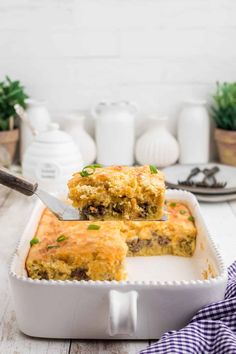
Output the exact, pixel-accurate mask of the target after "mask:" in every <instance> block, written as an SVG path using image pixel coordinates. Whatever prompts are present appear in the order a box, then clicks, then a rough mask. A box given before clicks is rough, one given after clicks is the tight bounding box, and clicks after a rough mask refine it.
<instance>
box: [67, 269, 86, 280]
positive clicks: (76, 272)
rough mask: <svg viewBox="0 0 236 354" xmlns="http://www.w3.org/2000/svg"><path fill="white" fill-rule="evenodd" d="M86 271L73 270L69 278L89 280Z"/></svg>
mask: <svg viewBox="0 0 236 354" xmlns="http://www.w3.org/2000/svg"><path fill="white" fill-rule="evenodd" d="M87 271H88V269H85V268H75V269H74V270H72V271H71V274H70V276H71V278H73V279H75V280H89V277H88V275H87Z"/></svg>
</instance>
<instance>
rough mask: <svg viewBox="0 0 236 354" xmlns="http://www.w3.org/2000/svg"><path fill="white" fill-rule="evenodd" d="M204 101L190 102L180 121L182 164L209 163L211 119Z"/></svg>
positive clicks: (187, 103) (184, 107) (179, 136)
mask: <svg viewBox="0 0 236 354" xmlns="http://www.w3.org/2000/svg"><path fill="white" fill-rule="evenodd" d="M205 104H206V101H204V100H188V101H186V102H185V105H184V106H183V108H182V110H181V112H180V116H179V121H178V140H179V144H180V163H181V164H199V163H207V162H208V161H209V150H210V119H209V116H208V113H207V110H206V107H205Z"/></svg>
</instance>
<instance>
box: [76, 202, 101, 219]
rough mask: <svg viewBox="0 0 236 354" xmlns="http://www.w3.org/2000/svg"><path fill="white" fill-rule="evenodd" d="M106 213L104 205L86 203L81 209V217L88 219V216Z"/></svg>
mask: <svg viewBox="0 0 236 354" xmlns="http://www.w3.org/2000/svg"><path fill="white" fill-rule="evenodd" d="M105 213H106V208H105V207H104V205H97V206H94V205H88V206H86V207H84V208H82V210H81V214H82V217H83V218H84V219H85V220H90V216H92V217H98V216H99V217H102V216H103V215H104V214H105Z"/></svg>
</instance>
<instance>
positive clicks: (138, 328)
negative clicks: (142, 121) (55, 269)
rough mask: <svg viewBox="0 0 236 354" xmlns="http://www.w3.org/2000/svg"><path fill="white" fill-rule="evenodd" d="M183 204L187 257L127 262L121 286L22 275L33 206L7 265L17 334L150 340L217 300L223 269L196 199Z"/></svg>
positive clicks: (185, 197) (184, 196) (174, 196)
mask: <svg viewBox="0 0 236 354" xmlns="http://www.w3.org/2000/svg"><path fill="white" fill-rule="evenodd" d="M166 199H168V200H176V201H182V202H184V203H186V204H187V205H188V207H189V209H190V210H191V212H192V214H193V216H194V218H195V223H196V226H197V230H198V235H197V242H196V250H195V253H194V255H193V257H191V258H185V257H177V256H171V255H170V256H152V257H130V258H127V260H126V269H127V271H128V280H126V281H120V282H118V281H92V280H90V281H84V280H82V281H76V280H75V281H54V280H33V279H30V278H28V277H27V273H26V270H25V259H26V256H27V254H28V251H29V245H30V244H29V242H30V240H31V239H32V237H33V236H34V233H35V231H36V228H37V225H38V222H39V220H40V217H41V214H42V211H43V209H44V206H43V205H42V204H41V202H37V203H36V205H35V208H34V210H33V212H32V215H31V217H30V219H29V221H28V223H27V225H26V228H25V230H24V232H23V235H22V237H21V240H20V243H19V246H18V248H17V250H16V251H15V254H14V256H13V259H12V262H11V265H10V273H9V277H10V284H11V289H12V295H13V300H14V306H15V311H16V317H17V322H18V325H19V328H20V330H21V331H22V332H23V333H25V334H27V335H30V336H35V337H45V338H77V339H79V338H81V339H82V338H83V339H86V338H87V339H89V338H90V339H129V340H130V339H156V338H159V337H160V336H161V335H162V334H163V333H164V332H166V331H169V330H174V329H179V328H181V327H183V326H185V325H186V324H187V323H188V321H189V320H190V319H191V317H192V316H193V315H194V314H195V313H196V311H197V310H198V309H200V308H201V307H203V306H204V305H207V304H209V303H211V302H214V301H219V300H221V299H223V297H224V292H225V288H226V283H227V270H226V267H225V265H224V263H223V260H222V258H221V256H220V254H219V251H218V250H217V248H216V246H215V244H214V242H213V240H212V238H211V236H210V235H209V232H208V230H207V228H206V225H205V223H204V220H203V217H202V215H201V211H200V208H199V205H198V202H197V200H196V198H195V197H194V196H193V195H192V194H191V193H189V192H184V191H180V190H178V191H177V190H168V191H167V192H166Z"/></svg>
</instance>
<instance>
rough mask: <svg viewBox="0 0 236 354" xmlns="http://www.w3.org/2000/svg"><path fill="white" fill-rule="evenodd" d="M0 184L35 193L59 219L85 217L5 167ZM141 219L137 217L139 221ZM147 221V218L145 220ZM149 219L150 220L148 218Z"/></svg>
mask: <svg viewBox="0 0 236 354" xmlns="http://www.w3.org/2000/svg"><path fill="white" fill-rule="evenodd" d="M0 184H3V185H4V186H6V187H9V188H11V189H14V190H16V191H17V192H20V193H22V194H25V195H27V196H32V195H34V194H35V195H37V197H39V199H40V200H41V201H42V202H43V204H45V206H46V207H47V208H48V209H50V210H51V211H52V212H53V214H55V215H56V217H57V218H58V219H59V220H63V221H73V220H74V221H75V220H76V221H84V220H85V219H84V218H83V217H82V216H81V214H80V212H79V210H77V209H75V208H73V207H72V206H71V205H67V204H65V203H63V202H62V201H60V200H59V199H57V198H56V197H54V196H53V195H51V194H49V193H47V192H45V191H44V190H42V189H40V188H39V187H38V183H37V182H31V181H29V180H26V179H25V178H24V177H22V176H19V175H16V174H14V173H12V172H11V171H9V170H7V169H6V168H3V167H0ZM140 220H142V219H139V220H138V221H140ZM165 220H167V216H166V215H164V216H163V218H162V219H161V221H165ZM145 221H149V220H145ZM150 221H151V220H150Z"/></svg>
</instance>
